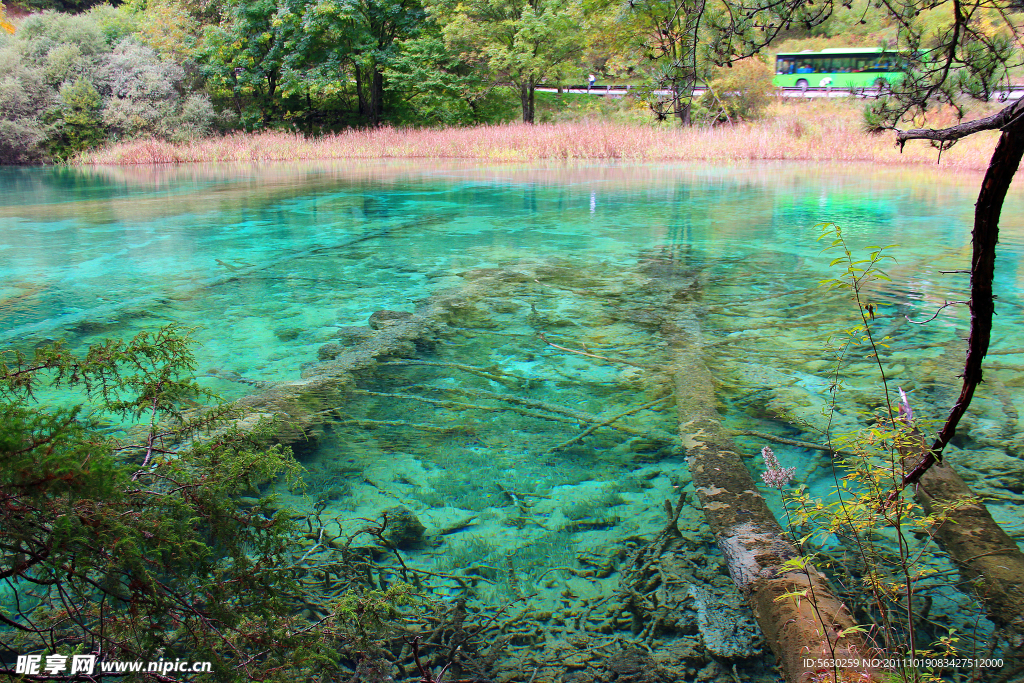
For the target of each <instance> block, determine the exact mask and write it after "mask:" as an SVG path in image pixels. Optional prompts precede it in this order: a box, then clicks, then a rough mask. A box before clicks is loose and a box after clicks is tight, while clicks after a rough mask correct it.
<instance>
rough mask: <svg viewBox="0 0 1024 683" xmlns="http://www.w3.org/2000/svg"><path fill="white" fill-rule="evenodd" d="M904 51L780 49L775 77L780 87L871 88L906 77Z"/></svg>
mask: <svg viewBox="0 0 1024 683" xmlns="http://www.w3.org/2000/svg"><path fill="white" fill-rule="evenodd" d="M899 61H900V55H899V54H898V53H896V52H891V51H886V50H884V49H882V48H880V47H833V48H829V49H827V50H822V51H821V52H814V51H812V50H805V51H804V52H780V53H779V54H778V55H776V57H775V78H773V79H772V83H774V84H775V85H777V86H779V87H780V88H793V87H796V88H801V89H803V90H806V89H807V88H829V87H831V88H851V89H852V88H871V87H874V86H876V85H877V84H878V81H885V82H887V83H890V84H894V83H896V81H898V80H899V79H900V78H902V77H903V72H902V71H900V67H899Z"/></svg>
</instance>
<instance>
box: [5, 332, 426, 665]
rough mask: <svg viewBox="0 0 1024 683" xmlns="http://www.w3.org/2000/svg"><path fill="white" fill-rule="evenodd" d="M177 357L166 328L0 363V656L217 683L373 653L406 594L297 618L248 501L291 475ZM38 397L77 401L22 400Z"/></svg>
mask: <svg viewBox="0 0 1024 683" xmlns="http://www.w3.org/2000/svg"><path fill="white" fill-rule="evenodd" d="M190 347H191V342H190V341H189V339H188V337H187V336H185V335H184V334H183V331H182V330H180V329H177V328H174V327H168V328H164V329H162V330H160V331H157V332H154V333H141V334H139V335H138V336H136V337H135V338H134V339H132V340H130V341H108V342H105V343H102V344H97V345H94V346H92V347H90V348H89V349H88V351H87V352H86V353H85V354H84V355H83V356H76V355H75V354H72V353H71V352H70V351H69V350H68V349H67V348H66V347H65V346H63V345H62V344H55V345H52V346H48V347H45V348H41V349H38V350H37V351H36V352H35V353H34V354H33V355H32V356H31V357H26V356H24V355H21V354H18V353H14V352H8V353H6V354H3V356H2V357H0V529H2V530H3V532H2V534H0V644H2V645H3V646H5V647H7V648H10V649H13V650H15V651H17V652H20V653H44V654H45V653H48V652H54V651H55V648H57V649H58V650H59V651H60V652H62V653H63V654H65V655H66V654H67V653H68V652H70V651H76V652H84V653H93V654H98V655H99V656H100V658H101V659H114V660H156V659H157V658H158V657H163V658H164V659H169V660H171V661H173V660H174V659H176V658H180V659H184V660H186V661H210V662H213V663H214V666H215V668H214V671H213V675H212V680H221V681H236V680H276V681H294V680H311V679H312V678H313V677H314V676H316V675H318V673H320V672H323V671H334V670H335V667H336V664H337V660H338V656H339V655H338V646H339V644H341V643H350V644H353V647H356V648H357V649H358V648H359V647H362V648H363V651H366V649H367V648H371V647H372V642H371V641H372V640H373V638H374V637H376V636H377V635H378V634H379V633H380V632H381V630H382V629H386V628H387V623H386V622H387V619H389V618H390V619H393V618H394V616H395V615H396V614H397V612H396V611H395V610H396V609H397V606H398V605H400V604H402V603H403V602H404V601H406V600H407V595H408V589H407V588H404V587H402V586H401V585H400V584H395V585H394V586H392V587H390V588H388V589H387V590H385V591H380V592H377V593H372V592H371V593H368V594H366V595H355V594H351V593H350V594H347V595H344V596H342V597H340V598H338V599H336V600H334V601H333V602H329V603H328V608H329V613H328V614H327V615H324V616H323V617H322V618H320V619H315V620H309V619H307V618H304V617H303V616H301V613H300V612H301V610H300V608H301V607H302V605H303V604H304V603H303V596H305V595H307V593H308V589H306V588H304V587H303V586H301V585H300V583H299V582H298V581H297V578H298V577H299V576H301V572H300V571H298V570H295V569H294V565H295V557H294V552H295V549H296V548H301V545H300V544H299V542H298V533H297V531H296V529H295V526H294V523H293V522H291V520H290V519H289V517H288V515H287V514H286V513H285V512H284V511H281V510H279V509H277V508H276V506H274V505H273V504H272V501H271V499H269V498H266V497H264V498H259V499H258V501H257V500H256V499H255V498H252V497H253V496H256V497H259V496H260V494H259V489H260V486H261V485H262V484H264V483H265V482H267V481H269V480H271V479H273V478H276V477H279V476H287V477H294V476H295V475H296V474H297V471H298V469H299V467H298V465H297V463H296V462H295V461H294V460H293V459H291V457H290V454H289V453H288V452H286V451H285V450H283V449H282V448H280V447H278V446H269V445H268V443H267V434H268V432H267V429H266V428H265V427H262V426H257V427H256V428H255V429H249V430H244V431H243V430H241V429H238V428H236V427H234V426H232V422H231V420H230V419H231V418H232V414H231V412H230V411H229V410H228V409H227V408H224V407H205V404H207V403H208V402H209V399H210V398H211V397H210V395H209V394H208V393H207V392H205V391H204V390H202V389H201V388H200V387H199V386H198V385H197V384H196V383H195V381H194V380H193V379H192V371H193V369H194V359H193V356H192V353H191V348H190ZM52 389H57V390H60V391H62V392H63V393H64V394H65V395H77V396H78V397H79V400H78V401H77V402H75V403H73V404H72V405H68V406H66V407H54V406H51V405H48V404H45V403H37V402H36V401H35V397H36V396H37V395H39V393H40V392H45V391H48V390H52ZM111 420H114V421H117V422H120V423H121V424H123V425H125V428H126V430H127V431H126V432H125V433H124V436H122V437H121V438H114V437H113V436H110V435H109V431H110V430H109V429H108V428H105V427H104V425H105V424H109V423H110V421H111ZM243 495H246V496H250V498H248V499H246V500H248V501H250V502H247V503H243V502H242V501H241V500H240V497H241V496H243ZM307 599H308V598H307ZM370 617H372V619H370ZM368 619H370V620H369V621H368ZM357 641H360V642H362V645H359V644H358V643H357ZM6 673H12V672H6ZM168 680H173V679H168Z"/></svg>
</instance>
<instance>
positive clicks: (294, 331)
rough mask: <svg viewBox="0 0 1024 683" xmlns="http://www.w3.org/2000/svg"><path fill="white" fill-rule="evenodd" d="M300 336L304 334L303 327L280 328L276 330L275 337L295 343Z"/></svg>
mask: <svg viewBox="0 0 1024 683" xmlns="http://www.w3.org/2000/svg"><path fill="white" fill-rule="evenodd" d="M300 334H302V328H301V327H279V328H278V329H276V330H274V336H275V337H277V338H278V339H280V340H281V341H283V342H290V341H294V340H295V339H298V337H299V335H300Z"/></svg>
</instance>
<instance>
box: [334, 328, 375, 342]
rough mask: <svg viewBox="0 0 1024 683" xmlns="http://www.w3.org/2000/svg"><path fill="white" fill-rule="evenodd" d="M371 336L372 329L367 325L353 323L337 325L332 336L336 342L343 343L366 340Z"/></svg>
mask: <svg viewBox="0 0 1024 683" xmlns="http://www.w3.org/2000/svg"><path fill="white" fill-rule="evenodd" d="M371 336H373V330H371V329H370V328H369V327H357V326H355V325H345V326H343V327H339V328H338V330H337V331H336V332H335V333H334V338H335V339H337V340H338V343H339V344H345V345H353V344H358V343H360V342H363V341H366V340H367V339H369V338H370V337H371Z"/></svg>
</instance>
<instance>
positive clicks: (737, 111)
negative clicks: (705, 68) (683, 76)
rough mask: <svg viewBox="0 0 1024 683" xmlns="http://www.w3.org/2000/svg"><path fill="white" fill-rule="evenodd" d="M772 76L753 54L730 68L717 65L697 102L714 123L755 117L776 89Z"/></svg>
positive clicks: (761, 111) (767, 68)
mask: <svg viewBox="0 0 1024 683" xmlns="http://www.w3.org/2000/svg"><path fill="white" fill-rule="evenodd" d="M773 76H774V72H773V71H772V69H771V67H769V66H768V65H767V64H765V63H764V62H763V61H761V60H760V59H758V58H756V57H751V58H749V59H744V60H742V61H740V62H737V63H736V64H734V65H733V67H732V68H725V67H721V68H717V69H715V72H714V76H713V78H712V79H711V80H710V81H709V82H708V91H707V92H706V93H704V95H703V96H702V97H701V99H700V103H699V104H700V106H701V107H702V108H703V109H704V110H705V111H706V112H707V117H708V118H710V119H711V120H712V121H715V122H725V121H733V122H736V121H750V120H753V119H757V118H759V117H760V116H761V115H762V114H764V112H765V109H767V108H768V105H769V104H771V101H772V98H773V97H774V96H775V93H776V91H777V90H776V88H775V86H774V85H773V84H772V77H773Z"/></svg>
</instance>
